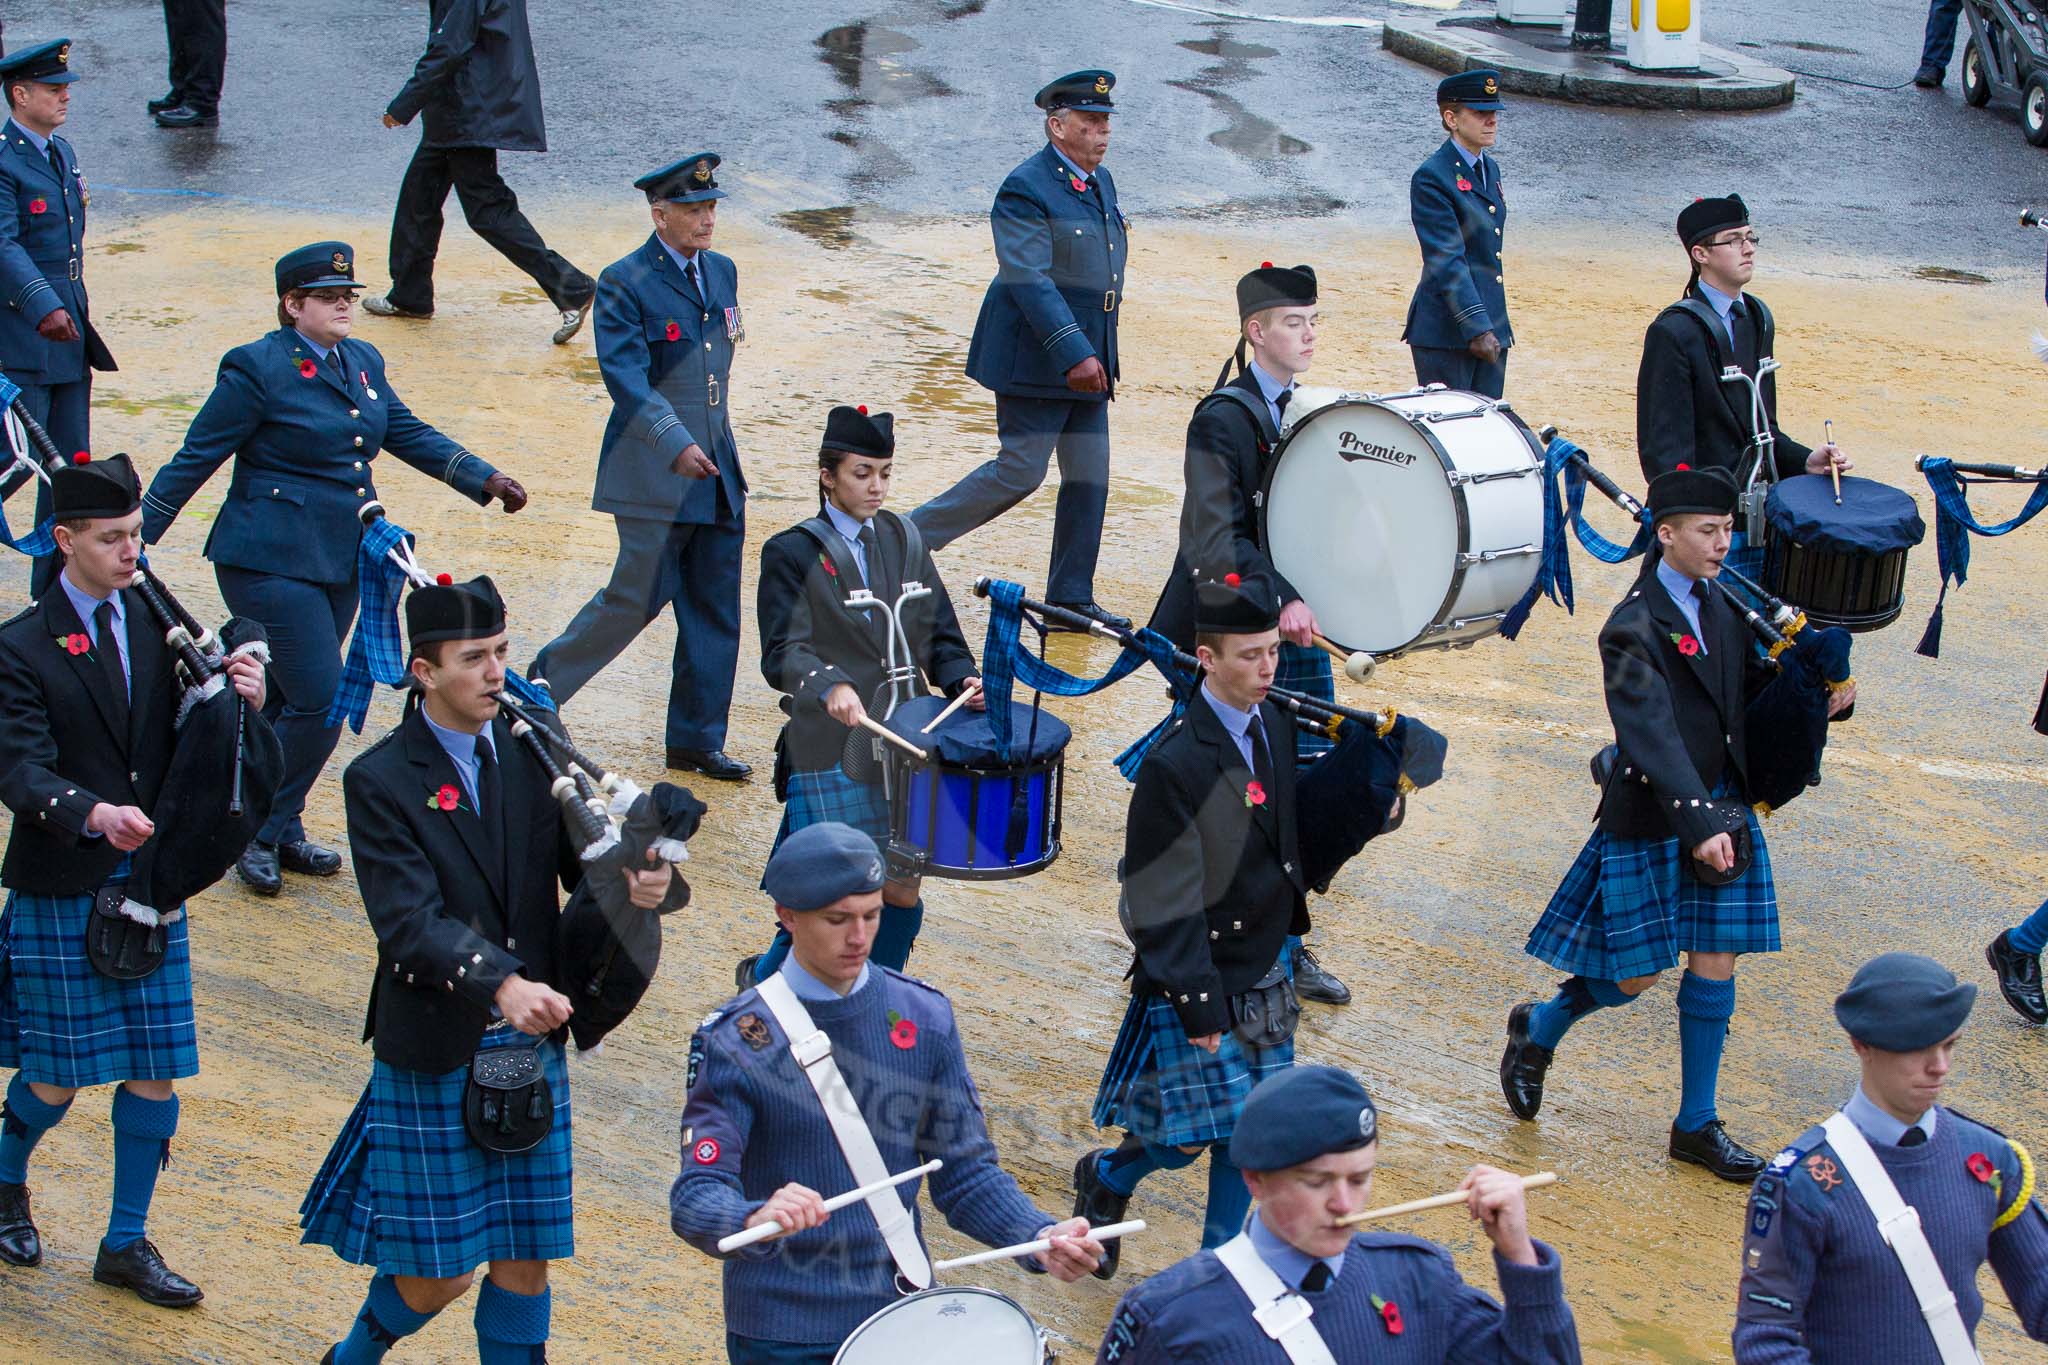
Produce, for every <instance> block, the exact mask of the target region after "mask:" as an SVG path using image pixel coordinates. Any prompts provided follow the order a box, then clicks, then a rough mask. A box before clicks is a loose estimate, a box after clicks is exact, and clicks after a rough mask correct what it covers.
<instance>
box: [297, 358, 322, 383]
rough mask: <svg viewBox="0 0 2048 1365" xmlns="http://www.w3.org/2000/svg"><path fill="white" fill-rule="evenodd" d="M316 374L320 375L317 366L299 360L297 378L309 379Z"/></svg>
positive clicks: (310, 362)
mask: <svg viewBox="0 0 2048 1365" xmlns="http://www.w3.org/2000/svg"><path fill="white" fill-rule="evenodd" d="M318 373H320V367H319V366H318V365H315V364H314V363H313V362H312V361H310V360H301V361H300V362H299V378H301V379H311V378H312V377H313V376H314V375H316V374H318Z"/></svg>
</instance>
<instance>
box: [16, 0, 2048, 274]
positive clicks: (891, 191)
mask: <svg viewBox="0 0 2048 1365" xmlns="http://www.w3.org/2000/svg"><path fill="white" fill-rule="evenodd" d="M1706 3H1707V6H1708V10H1707V33H1708V37H1709V40H1710V41H1711V42H1713V43H1716V44H1719V45H1723V46H1730V47H1734V46H1738V45H1739V46H1741V47H1742V48H1743V49H1744V50H1746V51H1749V52H1751V53H1752V54H1753V55H1755V56H1758V57H1761V58H1762V59H1764V60H1766V61H1770V62H1773V63H1777V64H1780V65H1783V66H1787V67H1791V68H1794V69H1797V70H1800V71H1802V72H1809V73H1818V74H1820V75H1824V76H1830V77H1839V78H1844V79H1843V80H1826V79H1816V78H1814V77H1813V76H1807V77H1804V78H1802V79H1801V81H1800V83H1799V98H1798V100H1797V101H1796V102H1795V103H1794V104H1793V105H1792V106H1790V107H1788V108H1786V109H1782V110H1778V111H1772V112H1768V113H1762V114H1747V115H1701V114H1681V113H1645V112H1639V111H1621V110H1601V109H1591V108H1585V107H1580V106H1572V105H1566V104H1560V103H1553V102H1546V101H1541V100H1534V99H1520V100H1516V101H1515V103H1514V106H1513V108H1512V109H1511V110H1510V112H1509V113H1508V115H1507V119H1506V122H1505V126H1504V131H1503V135H1502V142H1501V148H1500V155H1501V158H1502V160H1503V162H1504V164H1505V165H1506V167H1507V175H1508V184H1509V193H1510V196H1511V197H1512V199H1513V201H1514V207H1515V211H1516V213H1517V214H1518V215H1519V217H1518V222H1519V223H1521V224H1524V225H1530V226H1539V225H1540V226H1544V227H1551V228H1558V229H1569V228H1570V226H1571V225H1572V224H1575V223H1577V224H1584V225H1585V230H1586V231H1588V232H1589V233H1599V234H1610V235H1611V234H1613V233H1614V232H1615V231H1616V229H1617V228H1619V229H1622V230H1624V231H1630V232H1636V233H1644V234H1647V233H1653V232H1654V233H1661V232H1664V231H1666V230H1667V228H1666V225H1667V224H1668V223H1669V221H1670V220H1671V218H1672V217H1673V216H1674V213H1675V208H1676V206H1677V205H1679V204H1682V203H1684V202H1685V201H1686V200H1687V199H1688V198H1689V197H1691V196H1693V195H1697V194H1707V193H1722V192H1726V191H1728V190H1731V189H1737V190H1740V191H1741V192H1742V193H1743V194H1744V195H1745V197H1746V198H1748V199H1749V200H1750V202H1751V204H1752V206H1753V208H1754V209H1755V211H1756V213H1757V216H1758V220H1759V223H1760V226H1761V228H1762V230H1763V231H1764V232H1765V233H1767V234H1769V235H1770V236H1771V237H1773V238H1775V239H1776V241H1777V243H1779V244H1782V245H1784V246H1786V247H1792V248H1795V249H1797V248H1806V249H1811V250H1812V251H1814V252H1816V253H1833V252H1836V251H1839V252H1842V253H1845V254H1851V255H1866V254H1867V255H1872V256H1876V257H1879V258H1882V259H1883V260H1884V261H1887V262H1892V263H1904V264H1907V265H1915V264H1927V265H1937V266H1944V267H1948V268H1951V269H1966V270H1977V271H1982V272H1987V273H1996V272H2000V271H2005V270H2018V269H2020V268H2021V267H2025V268H2028V269H2032V268H2034V266H2035V264H2036V263H2037V262H2038V261H2039V259H2040V243H2039V239H2038V238H2036V237H2035V236H2034V235H2033V234H2032V233H2022V232H2021V231H2020V230H2019V229H2018V228H2017V227H2016V226H2015V222H2014V219H2015V215H2016V213H2017V211H2018V209H2019V208H2020V207H2021V206H2023V205H2025V204H2028V203H2031V202H2034V199H2035V197H2036V196H2041V197H2043V198H2044V199H2048V179H2044V177H2048V153H2043V152H2038V151H2036V150H2035V149H2033V148H2031V147H2028V146H2027V145H2026V144H2025V142H2024V141H2023V140H2022V139H2021V137H2020V134H2019V129H2018V124H2017V118H2016V114H2015V111H2014V109H2013V108H2012V107H2011V106H2010V105H2009V104H2007V105H1994V106H1993V107H1992V108H1991V109H1989V110H1983V111H1979V110H1972V109H1967V108H1965V107H1964V106H1963V104H1962V101H1961V98H1960V95H1959V93H1958V90H1957V81H1958V79H1959V78H1958V76H1957V75H1956V74H1955V68H1954V67H1952V68H1951V75H1950V79H1949V83H1948V85H1947V87H1946V88H1945V89H1943V90H1941V91H1938V92H1928V91H1921V90H1916V89H1914V88H1912V87H1911V86H1906V88H1904V89H1899V90H1874V89H1867V88H1864V87H1862V86H1859V85H1854V84H1848V83H1844V81H1861V82H1867V83H1870V84H1874V85H1896V84H1900V83H1902V82H1905V81H1906V80H1907V78H1908V77H1909V76H1910V75H1911V74H1912V71H1913V68H1914V66H1915V64H1916V59H1917V56H1918V51H1919V42H1920V33H1921V27H1922V24H1923V22H1924V16H1925V6H1924V4H1923V3H1921V0H1866V2H1865V3H1863V4H1861V5H1856V6H1846V7H1845V6H1838V5H1832V4H1825V3H1821V2H1820V0H1706ZM426 8H427V7H426V5H425V4H424V3H421V2H420V0H325V2H324V3H321V4H319V5H302V4H285V3H268V4H238V5H235V6H233V7H232V12H231V19H230V33H229V44H230V55H229V69H228V80H227V91H226V99H225V104H224V110H225V117H224V119H223V122H222V125H221V127H220V128H219V129H217V130H211V131H186V132H181V133H170V132H164V131H161V130H159V129H157V128H155V127H154V126H153V125H152V124H151V123H150V122H149V120H148V118H147V116H146V115H145V114H144V112H143V110H142V107H141V106H142V103H143V101H144V100H145V99H147V98H149V97H152V96H155V95H157V94H159V93H161V91H162V89H163V86H164V80H163V77H162V72H163V68H164V35H163V25H162V17H161V14H162V12H161V8H160V7H159V5H157V4H156V3H155V2H154V0H84V3H76V4H64V5H52V4H45V3H28V4H19V3H10V4H8V6H7V8H6V15H5V17H6V29H7V33H6V37H7V41H8V45H9V47H10V48H13V47H18V46H21V45H23V44H24V43H26V42H29V41H33V40H34V39H37V38H40V37H45V36H54V35H55V34H57V33H58V32H59V31H60V30H68V31H69V33H70V35H71V36H72V37H73V38H74V39H75V40H76V41H77V44H78V47H77V50H76V55H75V58H74V61H75V64H76V65H77V66H78V68H79V69H80V70H81V71H82V72H83V73H84V75H85V77H86V80H85V81H83V82H81V83H80V84H79V85H77V86H76V87H75V93H74V100H73V105H72V115H71V121H70V126H69V127H68V128H67V129H66V132H67V133H68V135H69V136H70V137H71V139H72V141H73V142H74V144H75V145H76V146H77V147H78V148H79V151H80V153H81V156H82V158H83V161H84V165H85V167H86V171H87V174H88V176H89V178H90V180H91V182H92V184H93V186H94V188H95V192H96V202H95V209H96V210H106V211H111V212H112V213H113V214H115V215H130V214H148V213H154V212H163V211H166V210H172V209H175V208H177V207H178V206H180V205H181V204H182V203H185V202H190V201H192V200H193V199H194V197H195V196H198V195H221V196H242V197H247V198H250V199H254V200H259V201H263V202H265V203H269V204H275V205H284V206H293V207H308V208H315V209H318V208H342V209H349V210H353V211H358V212H377V211H382V210H384V209H385V208H386V206H388V204H389V203H390V200H391V197H392V195H393V193H394V192H395V189H396V186H397V182H398V178H399V175H400V173H401V171H402V169H403V167H404V163H405V160H406V158H407V156H408V155H409V154H410V152H411V150H412V147H413V145H414V142H415V140H416V137H417V133H416V131H415V130H412V129H407V130H397V131H387V130H385V129H383V128H382V127H380V126H379V122H378V118H379V115H380V113H381V112H382V109H383V107H384V105H385V103H386V102H387V101H388V100H389V98H390V97H391V96H392V95H393V94H394V93H395V92H396V91H397V89H398V88H399V86H400V85H401V83H402V82H403V81H404V79H405V76H406V74H407V73H408V71H409V70H410V67H411V63H412V62H413V60H414V58H415V57H416V56H417V54H418V51H419V49H420V46H421V45H422V43H423V42H424V37H425V32H426ZM532 8H533V26H534V30H535V37H536V41H537V43H538V45H539V47H540V51H541V70H542V83H543V88H544V91H545V95H546V99H547V116H548V128H549V133H550V144H551V150H550V152H549V153H547V154H546V155H539V156H535V155H519V156H509V157H507V158H506V161H507V170H508V178H509V179H510V180H511V182H512V184H513V186H514V188H515V189H517V190H519V191H520V192H521V193H522V194H525V195H527V196H528V197H529V199H532V200H534V201H537V202H544V203H547V204H549V205H550V206H552V207H556V208H559V207H560V206H561V205H562V204H563V203H565V202H568V201H573V200H577V199H582V200H587V201H588V202H589V203H590V204H591V206H592V208H593V210H594V211H598V212H604V213H612V212H617V211H619V210H621V209H626V208H631V207H632V206H633V201H634V199H635V197H636V196H635V195H634V194H633V191H632V190H631V189H630V188H629V185H630V182H631V180H632V179H633V177H634V176H636V175H638V174H640V173H642V172H644V171H646V170H648V169H650V168H651V167H653V166H656V165H659V164H661V163H662V162H664V161H666V160H668V159H669V158H671V157H672V156H680V155H682V154H685V153H688V152H693V151H696V150H699V149H701V148H706V147H709V148H713V149H715V150H718V151H720V152H721V153H723V154H724V155H725V156H726V158H727V159H728V161H729V162H730V165H729V167H728V173H727V178H728V179H731V180H736V181H737V182H739V190H740V193H739V195H738V197H737V200H736V202H734V203H733V204H731V205H729V206H728V211H729V212H730V211H737V212H743V213H752V212H764V211H765V212H768V213H782V212H789V211H795V210H803V209H819V208H835V207H842V206H853V207H854V209H855V211H856V212H857V213H885V214H892V215H896V214H901V215H912V216H925V215H956V214H972V213H978V212H981V211H984V210H985V208H986V205H987V202H988V198H989V195H990V193H991V191H992V190H993V189H994V187H995V185H996V184H997V183H998V182H999V181H1000V179H1001V177H1002V175H1003V174H1004V173H1005V172H1006V171H1007V170H1008V169H1009V167H1010V166H1011V165H1013V164H1014V163H1015V162H1016V161H1017V160H1018V159H1020V158H1021V157H1022V156H1023V155H1025V154H1026V153H1028V152H1029V150H1030V149H1031V148H1032V146H1033V145H1034V144H1035V143H1036V141H1037V139H1038V132H1037V124H1036V118H1035V112H1034V111H1033V110H1032V109H1031V108H1030V105H1029V97H1030V94H1031V92H1032V91H1033V90H1034V89H1036V88H1037V86H1038V85H1039V84H1040V83H1041V82H1042V81H1044V80H1045V79H1047V78H1049V77H1051V76H1053V75H1057V74H1059V73H1060V72H1063V71H1066V70H1070V69H1073V68H1076V67H1084V66H1092V65H1104V66H1108V67H1111V68H1113V69H1115V70H1116V71H1117V72H1118V73H1119V78H1120V79H1119V83H1118V86H1117V91H1116V98H1117V101H1118V103H1119V106H1120V110H1121V112H1119V114H1118V117H1117V125H1116V140H1115V142H1114V143H1113V145H1112V147H1111V153H1110V164H1111V166H1112V168H1113V169H1114V170H1115V172H1116V174H1117V179H1118V184H1119V187H1120V191H1121V194H1122V198H1123V200H1124V203H1125V205H1126V207H1127V209H1128V211H1129V212H1130V213H1131V214H1132V215H1133V217H1134V218H1137V219H1139V220H1140V221H1142V219H1143V218H1144V217H1145V216H1147V215H1154V216H1157V215H1192V216H1224V217H1229V218H1235V219H1238V220H1242V221H1256V220H1257V218H1259V217H1261V216H1277V217H1290V216H1296V215H1316V216H1321V215H1344V216H1346V217H1348V218H1351V219H1354V220H1356V221H1357V222H1359V224H1360V225H1361V227H1365V228H1368V229H1371V228H1380V229H1392V228H1404V227H1405V217H1406V201H1405V185H1406V178H1407V175H1408V173H1409V171H1410V169H1411V168H1412V166H1413V165H1414V163H1415V162H1416V161H1417V160H1419V159H1420V158H1421V157H1422V156H1423V155H1425V154H1426V153H1427V152H1428V151H1429V150H1430V149H1431V147H1432V146H1433V145H1434V143H1435V141H1436V137H1437V135H1436V134H1435V132H1434V131H1433V128H1434V119H1433V109H1432V107H1431V102H1430V91H1431V89H1432V87H1433V85H1434V82H1435V81H1436V80H1437V78H1438V77H1437V73H1435V72H1433V71H1429V70H1426V69H1424V68H1422V67H1420V66H1417V65H1415V64H1413V63H1410V62H1407V61H1403V60H1401V59H1398V58H1395V57H1391V56H1389V55H1388V54H1387V53H1385V52H1384V51H1382V50H1381V47H1380V35H1379V30H1378V27H1377V21H1379V20H1380V19H1382V18H1384V17H1385V16H1386V15H1387V14H1389V13H1401V14H1409V15H1414V14H1422V15H1428V14H1429V13H1431V12H1432V7H1430V6H1425V5H1420V4H1414V5H1396V4H1389V3H1387V0H1069V2H1068V3H1053V2H1052V0H881V3H876V4H866V5H864V4H860V3H847V4H837V3H831V2H830V0H825V2H820V0H764V2H762V3H753V4H733V3H729V2H714V3H708V4H689V5H682V4H674V3H652V4H648V3H638V4H634V3H622V2H620V0H537V3H535V4H534V5H533V7H532ZM1434 8H1437V9H1441V8H1442V6H1441V5H1436V6H1434ZM1618 8H1625V5H1623V6H1619V7H1618ZM1491 9H1492V6H1491V5H1490V4H1489V5H1484V6H1481V5H1474V4H1467V5H1466V6H1465V7H1464V12H1467V13H1474V14H1478V13H1490V12H1491ZM1844 10H1847V11H1850V12H1849V13H1846V14H1844V13H1841V11H1844ZM1204 11H1215V12H1230V11H1239V12H1242V11H1258V12H1260V13H1262V14H1265V15H1269V16H1273V17H1272V18H1270V19H1266V20H1234V19H1229V18H1223V17H1218V14H1217V13H1209V12H1204ZM1332 18H1337V19H1352V20H1358V21H1364V22H1363V24H1362V26H1358V27H1336V26H1331V25H1329V24H1327V23H1309V22H1301V21H1303V20H1317V19H1320V20H1329V19H1332ZM450 207H451V209H452V208H453V205H452V204H451V206H450Z"/></svg>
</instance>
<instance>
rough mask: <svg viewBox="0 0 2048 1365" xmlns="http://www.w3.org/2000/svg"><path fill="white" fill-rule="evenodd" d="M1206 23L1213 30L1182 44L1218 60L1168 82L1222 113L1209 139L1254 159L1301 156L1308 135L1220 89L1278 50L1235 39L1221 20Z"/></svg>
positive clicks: (1233, 83)
mask: <svg viewBox="0 0 2048 1365" xmlns="http://www.w3.org/2000/svg"><path fill="white" fill-rule="evenodd" d="M1210 27H1211V29H1212V30H1213V32H1214V36H1212V37H1208V38H1191V39H1188V40H1186V41H1184V42H1182V43H1181V44H1180V46H1182V47H1184V48H1186V49H1187V50H1188V51H1190V52H1195V53H1199V54H1201V55H1202V56H1204V57H1214V58H1215V59H1216V64H1215V65H1214V66H1205V67H1203V68H1202V69H1201V70H1200V71H1198V72H1196V73H1195V74H1194V76H1192V77H1191V78H1189V79H1187V80H1184V81H1168V82H1167V84H1169V85H1171V86H1173V87H1174V88H1175V89H1178V90H1187V91H1191V92H1192V93H1194V94H1197V95H1200V96H1201V97H1202V98H1204V99H1206V100H1208V101H1209V102H1210V103H1211V104H1213V105H1215V106H1216V109H1217V111H1218V112H1219V113H1221V114H1222V115H1223V117H1224V119H1225V120H1226V122H1225V123H1224V126H1223V127H1221V128H1219V129H1217V130H1216V131H1215V132H1213V133H1211V134H1209V141H1211V142H1213V143H1215V144H1216V145H1217V146H1218V147H1221V148H1223V149H1224V150H1225V151H1228V152H1235V153H1237V154H1238V155H1239V156H1242V157H1245V158H1247V159H1249V160H1252V161H1270V160H1273V159H1274V158H1276V157H1283V156H1300V155H1301V154H1302V153H1303V152H1306V151H1309V150H1311V147H1310V144H1309V143H1308V142H1307V141H1306V140H1304V139H1302V138H1298V137H1295V136H1293V135H1292V134H1290V133H1286V132H1282V131H1281V129H1280V126H1279V125H1278V124H1276V123H1274V122H1273V121H1272V120H1271V119H1267V118H1262V117H1261V116H1259V115H1258V114H1255V113H1253V112H1252V111H1251V110H1250V109H1248V108H1246V107H1245V105H1244V103H1243V102H1242V101H1240V100H1238V99H1236V98H1235V97H1233V96H1231V95H1228V94H1225V93H1224V91H1223V87H1224V86H1229V85H1236V84H1238V83H1239V82H1240V81H1243V80H1244V79H1246V78H1247V77H1248V76H1250V75H1252V74H1253V70H1252V63H1253V62H1257V61H1263V60H1264V59H1265V58H1267V57H1273V56H1277V55H1279V54H1278V52H1277V51H1276V50H1275V49H1273V48H1270V47H1265V46H1262V45H1261V44H1258V43H1245V42H1239V41H1238V40H1236V39H1234V38H1231V37H1229V36H1228V35H1227V34H1226V33H1225V32H1223V31H1222V28H1221V26H1220V25H1211V26H1210Z"/></svg>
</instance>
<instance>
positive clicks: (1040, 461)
mask: <svg viewBox="0 0 2048 1365" xmlns="http://www.w3.org/2000/svg"><path fill="white" fill-rule="evenodd" d="M996 433H997V435H998V437H999V438H1000V440H1001V442H1002V449H1001V451H1000V452H999V453H998V454H997V455H996V457H995V458H994V459H993V460H990V461H988V462H987V463H986V464H984V465H982V466H981V467H980V468H979V469H976V470H975V471H974V472H973V473H971V474H969V475H968V476H967V477H966V478H964V479H962V480H960V482H958V483H956V484H954V485H953V486H952V487H951V488H949V489H947V490H946V491H945V492H944V493H941V494H939V496H938V497H936V498H933V499H932V500H931V501H930V502H928V503H926V504H925V505H924V506H922V507H920V508H918V509H917V510H916V511H915V512H912V513H911V514H910V518H911V520H912V521H915V522H916V523H917V529H918V530H919V531H921V532H923V534H924V539H925V543H926V544H927V545H929V546H930V547H931V548H932V549H934V550H941V549H944V548H945V547H946V546H947V545H950V544H951V543H952V542H954V541H956V540H958V539H959V538H960V537H962V536H964V535H966V534H967V533H968V532H969V531H972V530H973V529H975V528H976V527H977V526H981V525H983V524H985V523H987V522H990V521H993V520H995V519H996V518H997V517H999V516H1001V515H1002V514H1003V513H1005V512H1007V511H1009V510H1010V509H1011V508H1012V507H1015V506H1016V505H1017V504H1018V503H1020V502H1022V501H1023V500H1024V499H1025V498H1027V497H1029V496H1030V495H1031V494H1032V493H1033V492H1034V491H1035V490H1036V489H1037V488H1038V486H1039V485H1040V484H1042V483H1044V482H1045V467H1046V464H1047V462H1048V461H1050V460H1051V458H1052V456H1053V454H1054V452H1055V451H1057V452H1058V454H1059V460H1060V495H1059V501H1058V503H1057V504H1055V506H1054V509H1053V522H1052V567H1051V569H1050V570H1049V572H1048V573H1047V575H1046V580H1045V595H1046V599H1047V600H1048V601H1052V602H1092V601H1094V600H1095V557H1096V554H1097V553H1098V552H1099V551H1100V550H1101V548H1102V513H1103V510H1104V509H1105V508H1106V507H1108V505H1109V403H1108V401H1107V400H1105V399H1100V398H1098V399H1091V400H1087V401H1082V400H1079V399H1066V398H1017V397H1012V396H1010V395H1008V394H1001V393H999V394H997V395H996Z"/></svg>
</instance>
